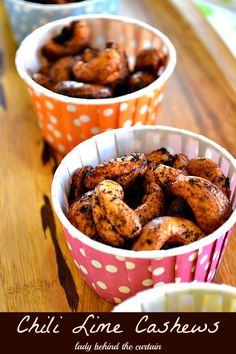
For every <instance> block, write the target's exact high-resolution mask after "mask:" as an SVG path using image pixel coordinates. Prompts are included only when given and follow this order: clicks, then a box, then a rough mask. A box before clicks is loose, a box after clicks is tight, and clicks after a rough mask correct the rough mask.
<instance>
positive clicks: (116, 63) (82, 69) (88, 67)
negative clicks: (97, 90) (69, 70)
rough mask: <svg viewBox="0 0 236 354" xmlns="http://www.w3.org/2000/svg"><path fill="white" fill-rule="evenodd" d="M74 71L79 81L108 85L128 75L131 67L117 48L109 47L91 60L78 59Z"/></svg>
mask: <svg viewBox="0 0 236 354" xmlns="http://www.w3.org/2000/svg"><path fill="white" fill-rule="evenodd" d="M73 73H74V75H75V77H76V80H77V81H82V82H87V83H92V84H102V85H107V84H111V83H113V82H114V81H116V80H118V79H121V78H123V77H126V76H127V75H128V74H129V69H128V66H127V65H126V63H125V62H124V60H123V56H122V55H121V54H120V53H119V51H118V50H117V49H114V48H107V49H105V50H104V51H102V52H100V53H98V55H97V56H96V57H94V58H93V59H91V60H90V61H89V62H83V61H82V60H78V62H76V63H75V64H74V66H73Z"/></svg>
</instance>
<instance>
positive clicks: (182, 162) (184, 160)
mask: <svg viewBox="0 0 236 354" xmlns="http://www.w3.org/2000/svg"><path fill="white" fill-rule="evenodd" d="M188 162H189V158H188V156H186V155H185V154H182V153H180V154H175V155H174V157H173V161H172V167H173V168H176V169H178V170H181V171H182V173H183V174H184V175H186V176H188V175H189V174H190V173H189V171H188V169H187V164H188Z"/></svg>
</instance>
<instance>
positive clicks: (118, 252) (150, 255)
mask: <svg viewBox="0 0 236 354" xmlns="http://www.w3.org/2000/svg"><path fill="white" fill-rule="evenodd" d="M150 129H151V130H156V132H157V133H158V131H161V132H172V133H180V134H182V135H185V136H186V135H187V136H189V137H192V138H195V139H197V140H201V141H204V142H205V143H207V144H208V145H211V146H212V147H214V148H215V149H216V150H218V151H220V152H221V153H222V155H224V156H225V157H226V158H227V159H228V160H229V161H230V163H232V165H233V167H234V170H235V172H236V160H235V159H234V158H233V156H232V155H231V154H230V153H229V152H228V151H227V150H226V149H225V148H223V147H222V146H221V145H219V144H217V143H216V142H214V141H212V140H211V139H209V138H207V137H205V136H203V135H200V134H197V133H194V132H191V131H189V130H185V129H179V128H172V127H168V126H164V125H158V126H149V125H146V126H142V127H129V128H119V129H114V130H112V131H108V132H104V133H100V134H98V135H96V136H93V137H91V138H90V139H88V140H86V141H85V142H87V141H94V140H96V137H99V136H102V135H105V134H106V135H108V134H112V133H113V134H114V133H115V132H120V131H123V132H124V133H125V132H130V131H136V130H137V131H140V130H150ZM81 144H83V142H82V143H80V144H79V145H81ZM79 145H77V146H76V147H75V148H74V149H72V150H71V151H70V152H69V153H68V154H67V155H66V156H65V157H64V158H63V160H62V161H61V163H60V165H59V166H58V168H57V170H56V171H55V174H54V177H53V181H52V186H51V196H52V203H53V207H54V210H55V212H56V214H57V216H58V218H59V220H60V221H61V223H62V225H63V227H64V228H65V229H66V230H67V232H69V234H70V235H71V236H72V237H73V238H77V239H79V240H80V241H81V242H83V243H84V244H86V245H87V246H89V247H91V248H93V249H96V250H97V251H101V252H104V253H108V254H112V255H114V256H122V257H126V258H139V259H159V258H160V259H161V258H165V257H170V256H178V255H182V254H186V253H189V252H193V251H197V250H199V249H200V248H202V247H204V246H207V245H209V244H211V243H212V242H214V241H215V240H216V239H218V238H220V237H221V236H223V235H224V234H225V233H226V232H228V231H229V230H230V229H231V228H232V227H233V225H234V223H235V222H236V209H234V210H233V212H232V214H231V215H230V217H229V218H228V219H227V220H226V222H225V223H224V224H223V225H221V226H220V227H219V228H218V229H216V230H215V231H214V232H212V233H211V234H209V235H207V236H205V237H204V238H202V239H200V240H197V241H194V242H192V243H190V244H188V245H184V246H180V247H176V248H171V249H167V250H152V251H134V250H126V249H122V248H115V247H112V246H110V245H105V244H103V243H101V242H98V241H95V240H92V239H90V238H89V237H88V236H86V235H84V234H83V233H82V232H80V231H79V230H78V229H76V228H75V227H74V226H73V225H72V224H71V223H70V221H69V220H68V219H67V217H66V215H65V214H64V212H63V210H62V208H61V205H60V202H59V199H58V190H59V188H58V187H59V185H60V180H61V179H60V177H61V172H62V171H63V170H64V169H66V168H67V161H68V162H69V161H70V156H71V155H72V154H74V153H75V151H77V149H78V147H79Z"/></svg>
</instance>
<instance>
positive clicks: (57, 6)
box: [5, 0, 113, 12]
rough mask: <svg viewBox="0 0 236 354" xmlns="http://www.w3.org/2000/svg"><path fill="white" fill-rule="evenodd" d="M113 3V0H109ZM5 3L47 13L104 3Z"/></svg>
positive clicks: (10, 0)
mask: <svg viewBox="0 0 236 354" xmlns="http://www.w3.org/2000/svg"><path fill="white" fill-rule="evenodd" d="M111 1H113V0H111ZM5 2H12V3H15V4H24V7H27V8H32V10H41V11H45V12H46V11H48V10H65V9H68V10H73V9H78V8H82V7H87V5H90V4H93V5H94V3H96V2H104V0H86V1H82V2H75V3H70V4H69V3H68V4H38V3H35V2H31V1H24V0H5Z"/></svg>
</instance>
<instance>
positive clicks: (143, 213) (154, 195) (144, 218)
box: [135, 183, 165, 226]
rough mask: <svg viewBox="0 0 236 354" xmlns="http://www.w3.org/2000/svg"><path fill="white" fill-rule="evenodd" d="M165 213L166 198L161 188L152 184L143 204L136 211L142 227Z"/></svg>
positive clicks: (147, 189) (147, 190) (148, 187)
mask: <svg viewBox="0 0 236 354" xmlns="http://www.w3.org/2000/svg"><path fill="white" fill-rule="evenodd" d="M164 211H165V196H164V192H163V191H162V189H161V187H159V186H158V185H157V184H155V183H151V184H150V185H148V186H147V188H146V193H145V195H144V197H143V199H142V204H141V205H140V206H138V207H137V208H136V209H135V212H136V214H137V215H138V217H139V220H140V222H141V225H142V226H143V225H145V224H147V223H148V222H149V221H150V220H152V219H154V218H155V217H157V216H161V215H163V214H164Z"/></svg>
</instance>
